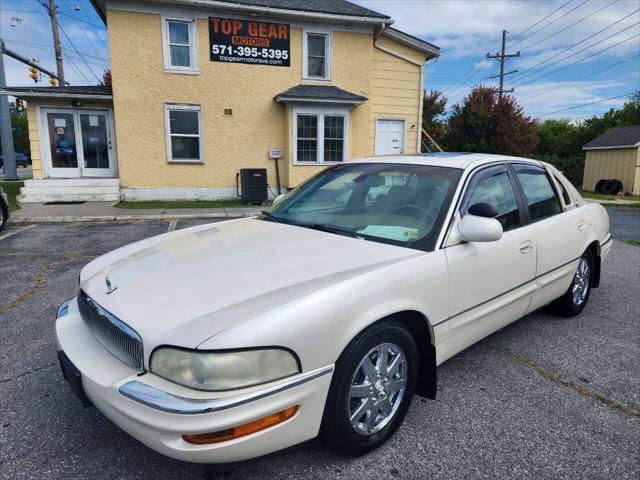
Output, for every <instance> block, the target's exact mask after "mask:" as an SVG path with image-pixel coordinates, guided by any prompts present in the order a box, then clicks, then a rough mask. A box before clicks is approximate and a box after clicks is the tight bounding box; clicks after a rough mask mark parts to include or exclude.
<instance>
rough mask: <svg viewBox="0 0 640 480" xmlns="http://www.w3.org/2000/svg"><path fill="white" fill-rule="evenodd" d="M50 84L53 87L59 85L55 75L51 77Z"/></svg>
mask: <svg viewBox="0 0 640 480" xmlns="http://www.w3.org/2000/svg"><path fill="white" fill-rule="evenodd" d="M49 85H51V86H52V87H55V86H57V85H58V81H57V80H56V79H55V78H53V77H49Z"/></svg>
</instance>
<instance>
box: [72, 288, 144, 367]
mask: <svg viewBox="0 0 640 480" xmlns="http://www.w3.org/2000/svg"><path fill="white" fill-rule="evenodd" d="M78 308H79V310H80V316H81V317H82V320H83V321H84V323H85V325H86V326H87V327H88V328H89V330H91V333H93V336H94V337H95V339H96V340H97V341H98V343H100V345H102V346H103V347H104V348H105V350H107V351H108V352H109V353H110V354H111V355H113V356H114V357H116V358H117V359H118V360H120V361H121V362H123V363H126V364H127V365H129V366H130V367H131V368H135V369H136V370H142V369H143V366H144V363H143V362H144V360H143V359H144V356H143V350H142V338H140V335H138V333H137V332H136V331H135V330H134V329H132V328H131V327H130V326H129V325H127V324H126V323H124V322H123V321H122V320H120V319H118V318H116V317H115V316H114V315H112V314H111V313H109V312H107V311H106V310H105V309H104V308H102V307H101V306H100V305H98V304H97V303H96V302H95V301H93V299H92V298H91V297H89V296H88V295H87V294H86V293H85V292H84V291H82V290H80V293H79V294H78Z"/></svg>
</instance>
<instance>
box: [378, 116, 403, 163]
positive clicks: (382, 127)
mask: <svg viewBox="0 0 640 480" xmlns="http://www.w3.org/2000/svg"><path fill="white" fill-rule="evenodd" d="M400 153H404V120H383V119H378V120H376V155H398V154H400Z"/></svg>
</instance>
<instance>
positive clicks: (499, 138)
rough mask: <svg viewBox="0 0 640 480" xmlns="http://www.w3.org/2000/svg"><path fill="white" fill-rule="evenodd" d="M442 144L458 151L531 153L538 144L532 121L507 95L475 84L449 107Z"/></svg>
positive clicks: (523, 155)
mask: <svg viewBox="0 0 640 480" xmlns="http://www.w3.org/2000/svg"><path fill="white" fill-rule="evenodd" d="M445 145H446V146H447V149H449V150H454V151H461V152H480V153H497V154H504V155H516V156H521V157H527V156H531V155H532V154H533V152H534V151H535V149H536V146H537V145H538V136H537V134H536V124H535V122H534V121H533V120H531V118H530V117H526V116H525V115H524V113H523V110H522V107H521V106H520V105H518V103H517V102H516V100H515V99H514V98H513V97H511V96H508V95H505V96H503V97H502V98H498V92H497V90H496V89H495V88H493V87H488V86H484V85H481V86H478V87H475V88H473V90H471V93H470V94H469V95H468V96H467V97H466V98H465V99H464V100H463V102H462V103H460V104H456V105H454V106H453V108H452V113H451V116H450V117H449V120H448V123H447V135H446V141H445Z"/></svg>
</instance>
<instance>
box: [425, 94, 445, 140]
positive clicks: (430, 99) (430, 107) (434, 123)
mask: <svg viewBox="0 0 640 480" xmlns="http://www.w3.org/2000/svg"><path fill="white" fill-rule="evenodd" d="M446 106H447V99H446V98H445V97H443V96H442V92H437V91H434V90H431V91H430V92H429V93H427V92H425V94H424V98H423V100H422V128H423V129H424V130H425V131H426V132H427V133H428V134H429V135H431V137H432V138H433V139H434V140H435V141H436V142H438V144H440V146H442V142H443V140H444V137H445V133H446V122H445V120H444V111H445V108H446ZM423 151H425V150H423Z"/></svg>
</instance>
